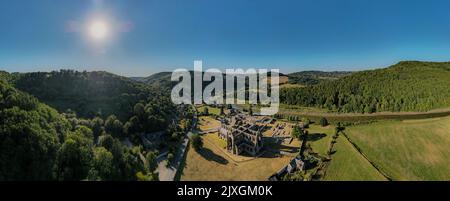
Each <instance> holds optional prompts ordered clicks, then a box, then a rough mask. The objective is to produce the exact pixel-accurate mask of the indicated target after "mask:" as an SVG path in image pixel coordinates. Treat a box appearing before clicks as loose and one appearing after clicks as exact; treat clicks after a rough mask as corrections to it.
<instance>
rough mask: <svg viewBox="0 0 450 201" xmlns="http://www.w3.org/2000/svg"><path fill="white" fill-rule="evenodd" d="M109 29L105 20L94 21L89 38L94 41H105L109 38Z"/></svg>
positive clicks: (90, 26)
mask: <svg viewBox="0 0 450 201" xmlns="http://www.w3.org/2000/svg"><path fill="white" fill-rule="evenodd" d="M108 32H109V27H108V24H107V23H106V22H105V21H103V20H94V21H92V22H91V23H90V24H89V36H90V37H91V38H93V39H94V40H98V41H101V40H104V39H105V38H106V37H107V36H108Z"/></svg>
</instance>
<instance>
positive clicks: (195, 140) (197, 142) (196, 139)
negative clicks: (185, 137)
mask: <svg viewBox="0 0 450 201" xmlns="http://www.w3.org/2000/svg"><path fill="white" fill-rule="evenodd" d="M191 140H192V146H194V149H195V150H197V151H199V150H200V149H201V148H202V147H203V140H202V138H201V137H200V135H198V134H193V135H192V137H191Z"/></svg>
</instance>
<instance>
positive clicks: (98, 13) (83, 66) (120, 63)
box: [0, 0, 450, 77]
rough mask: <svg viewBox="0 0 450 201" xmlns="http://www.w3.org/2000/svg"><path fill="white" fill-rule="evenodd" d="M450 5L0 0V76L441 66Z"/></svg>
mask: <svg viewBox="0 0 450 201" xmlns="http://www.w3.org/2000/svg"><path fill="white" fill-rule="evenodd" d="M449 7H450V2H448V1H440V0H436V1H433V2H432V3H430V2H427V1H406V0H397V1H387V0H381V1H376V2H374V1H369V0H363V1H358V0H347V1H323V0H319V1H288V0H285V1H267V0H264V1H258V3H257V4H255V3H254V2H253V1H251V0H231V1H222V2H219V1H207V0H192V1H183V2H181V1H177V0H168V1H162V0H160V1H144V0H136V1H132V2H130V1H119V0H80V1H56V0H40V1H35V0H33V1H30V0H4V1H1V2H0V33H1V35H0V70H5V71H8V72H34V71H52V70H59V69H75V70H80V71H83V70H87V71H97V70H101V71H108V72H111V73H115V74H119V75H122V76H128V77H146V76H149V75H152V74H154V73H158V72H165V71H171V70H173V69H176V68H188V69H191V68H192V66H193V61H194V60H198V59H200V60H203V62H204V66H205V68H219V69H225V68H279V69H280V72H282V73H291V72H298V71H305V70H321V71H355V70H367V69H374V68H383V67H388V66H390V65H392V64H395V63H397V62H399V61H404V60H421V61H436V62H442V61H450V46H449V45H448V44H449V42H450V13H449V12H448V11H447V8H449Z"/></svg>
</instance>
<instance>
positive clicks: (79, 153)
mask: <svg viewBox="0 0 450 201" xmlns="http://www.w3.org/2000/svg"><path fill="white" fill-rule="evenodd" d="M0 120H1V122H2V124H0V180H2V181H5V180H6V181H7V180H86V179H87V180H137V179H145V180H153V179H157V176H156V175H155V174H154V173H153V171H154V165H153V166H152V165H151V164H154V158H155V156H154V154H153V153H151V152H148V153H147V157H145V159H142V157H140V156H142V154H145V153H144V152H142V150H141V149H140V148H139V147H134V148H128V147H126V146H124V145H122V143H121V142H120V141H119V139H120V138H118V137H113V136H111V134H113V133H112V132H111V131H112V130H113V129H111V128H116V127H114V126H113V124H112V123H108V120H107V121H106V122H104V121H103V120H102V119H101V118H98V117H97V118H95V119H91V120H88V119H78V118H77V117H76V116H74V115H71V114H60V113H58V112H57V111H56V110H55V109H52V108H51V107H49V106H47V105H45V104H43V103H40V102H39V101H38V100H37V99H36V98H34V97H32V96H30V95H28V94H26V93H23V92H21V91H19V90H17V89H15V88H14V87H12V86H10V84H8V83H7V82H6V81H5V80H4V79H0ZM149 164H150V165H149Z"/></svg>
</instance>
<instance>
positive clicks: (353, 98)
mask: <svg viewBox="0 0 450 201" xmlns="http://www.w3.org/2000/svg"><path fill="white" fill-rule="evenodd" d="M449 77H450V63H449V62H420V61H404V62H399V63H398V64H395V65H393V66H391V67H388V68H384V69H377V70H367V71H360V72H355V73H352V74H351V75H349V76H345V77H342V78H340V79H337V80H334V81H330V82H323V83H319V84H317V85H313V86H308V87H304V88H282V90H281V93H280V96H281V97H280V99H281V101H282V103H285V104H289V105H299V106H307V107H319V108H326V109H328V110H329V111H333V112H343V113H350V112H355V113H374V112H382V111H390V112H400V111H429V110H432V109H438V108H448V107H450V79H449Z"/></svg>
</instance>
